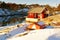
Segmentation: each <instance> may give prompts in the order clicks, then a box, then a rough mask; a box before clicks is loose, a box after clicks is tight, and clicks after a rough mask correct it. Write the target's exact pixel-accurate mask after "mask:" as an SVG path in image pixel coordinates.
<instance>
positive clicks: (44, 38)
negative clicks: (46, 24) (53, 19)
mask: <svg viewBox="0 0 60 40" xmlns="http://www.w3.org/2000/svg"><path fill="white" fill-rule="evenodd" d="M58 35H59V36H58ZM7 40H60V29H40V30H34V31H30V32H29V33H28V34H27V35H25V36H22V37H12V38H9V39H7Z"/></svg>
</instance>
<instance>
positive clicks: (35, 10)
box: [28, 7, 45, 13]
mask: <svg viewBox="0 0 60 40" xmlns="http://www.w3.org/2000/svg"><path fill="white" fill-rule="evenodd" d="M43 10H45V7H35V8H31V9H30V10H29V11H28V13H41V12H42V11H43Z"/></svg>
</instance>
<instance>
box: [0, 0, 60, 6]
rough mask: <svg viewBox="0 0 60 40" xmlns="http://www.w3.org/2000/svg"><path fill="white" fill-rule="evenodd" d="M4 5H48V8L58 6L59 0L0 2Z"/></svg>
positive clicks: (8, 0)
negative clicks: (4, 3)
mask: <svg viewBox="0 0 60 40" xmlns="http://www.w3.org/2000/svg"><path fill="white" fill-rule="evenodd" d="M0 1H4V2H6V3H8V2H9V3H17V4H40V5H45V4H49V5H50V6H57V5H58V4H60V0H0Z"/></svg>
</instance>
